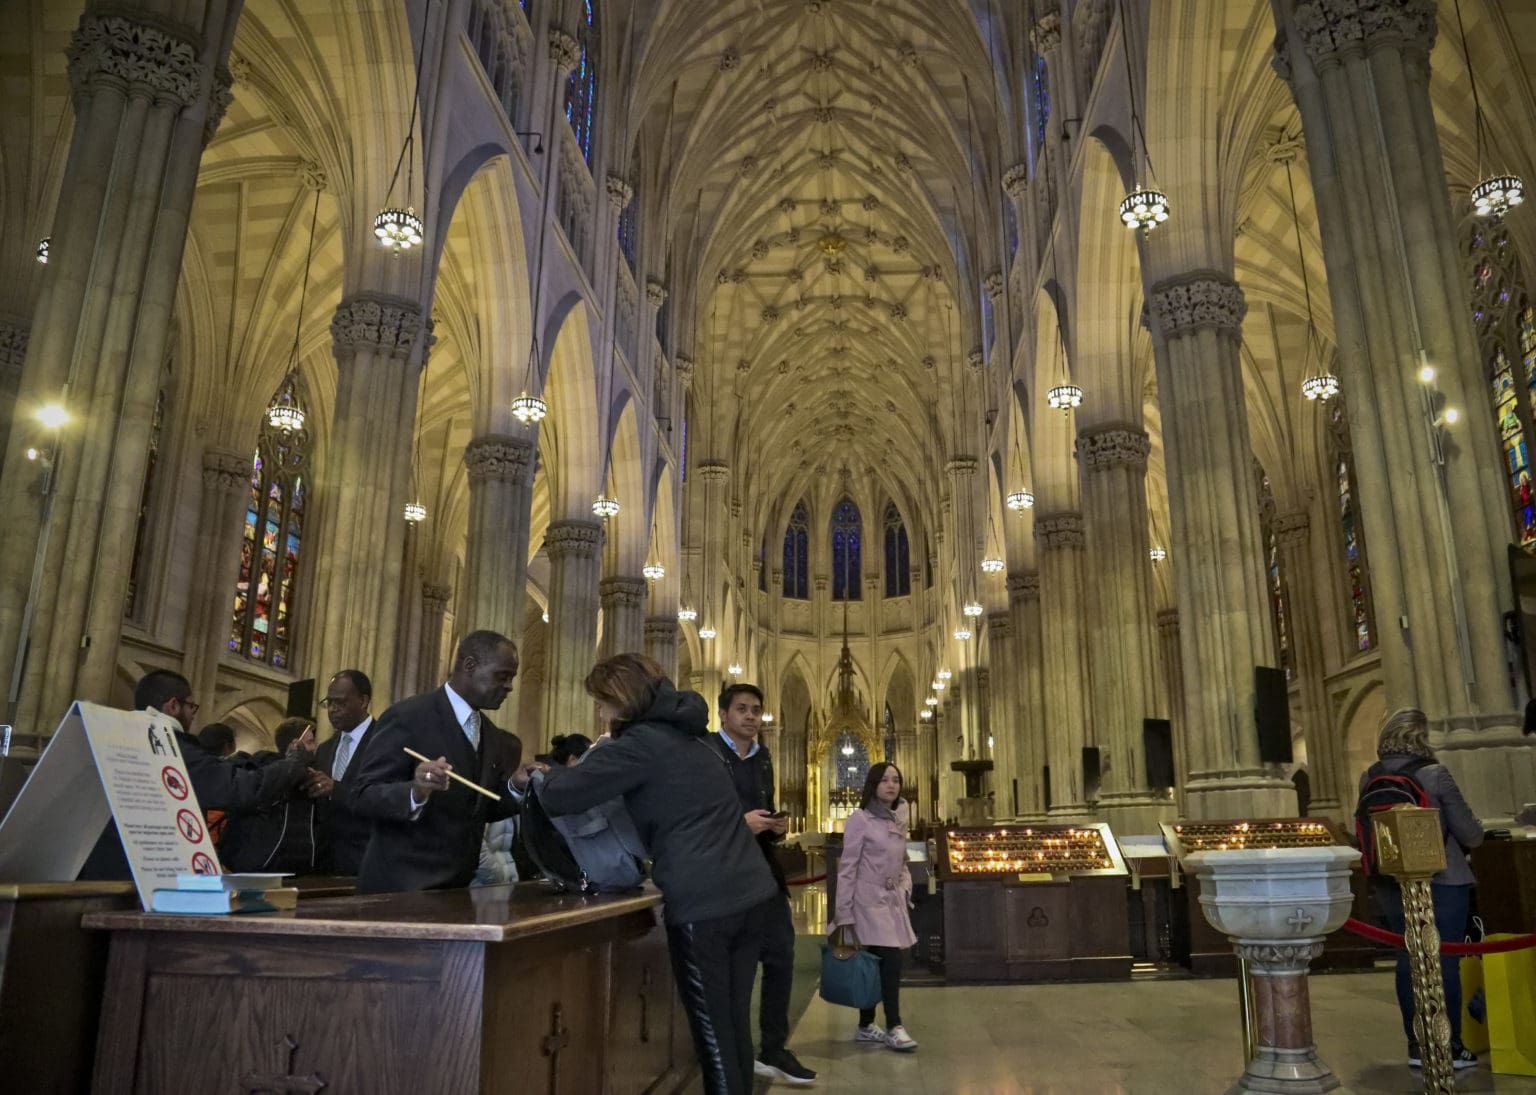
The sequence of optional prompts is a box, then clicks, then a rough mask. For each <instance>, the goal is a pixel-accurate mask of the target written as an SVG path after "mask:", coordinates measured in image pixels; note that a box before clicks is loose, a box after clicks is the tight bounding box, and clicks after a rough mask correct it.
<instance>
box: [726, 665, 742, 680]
mask: <svg viewBox="0 0 1536 1095" xmlns="http://www.w3.org/2000/svg"><path fill="white" fill-rule="evenodd" d="M725 671H726V672H727V673H729V674H730V675H731V676H733V677H739V676H741V666H740V665H739V664H737V663H736V662H732V663H731V664H730V665H728V666H726V667H725Z"/></svg>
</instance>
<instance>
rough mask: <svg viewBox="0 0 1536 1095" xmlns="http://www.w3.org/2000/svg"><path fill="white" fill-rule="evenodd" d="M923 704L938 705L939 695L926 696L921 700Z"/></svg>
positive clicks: (927, 705) (928, 705)
mask: <svg viewBox="0 0 1536 1095" xmlns="http://www.w3.org/2000/svg"><path fill="white" fill-rule="evenodd" d="M923 705H924V706H925V707H937V706H939V697H937V696H928V697H927V698H926V699H924V700H923Z"/></svg>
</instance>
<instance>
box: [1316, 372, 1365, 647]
mask: <svg viewBox="0 0 1536 1095" xmlns="http://www.w3.org/2000/svg"><path fill="white" fill-rule="evenodd" d="M1329 406H1330V407H1331V408H1332V411H1331V417H1330V420H1329V431H1328V433H1329V438H1328V440H1329V446H1328V447H1329V457H1330V460H1331V462H1332V465H1333V476H1334V487H1335V490H1336V491H1337V495H1338V508H1337V513H1338V515H1339V532H1340V535H1341V544H1342V547H1343V550H1344V592H1345V598H1346V600H1345V608H1346V614H1347V615H1346V619H1347V620H1348V624H1349V631H1350V634H1351V635H1353V636H1354V645H1355V649H1357V650H1369V649H1371V647H1373V646H1374V645H1375V644H1376V640H1375V632H1376V609H1375V606H1374V605H1373V603H1372V601H1371V582H1370V567H1369V565H1368V563H1367V561H1366V554H1365V527H1364V522H1362V521H1361V519H1360V499H1359V496H1358V495H1357V493H1356V484H1357V483H1358V481H1359V480H1358V477H1357V476H1356V474H1355V457H1354V451H1353V449H1352V448H1351V445H1350V437H1349V409H1348V407H1347V406H1346V405H1345V403H1344V398H1343V397H1342V396H1334V398H1333V399H1332V400H1330V401H1329Z"/></svg>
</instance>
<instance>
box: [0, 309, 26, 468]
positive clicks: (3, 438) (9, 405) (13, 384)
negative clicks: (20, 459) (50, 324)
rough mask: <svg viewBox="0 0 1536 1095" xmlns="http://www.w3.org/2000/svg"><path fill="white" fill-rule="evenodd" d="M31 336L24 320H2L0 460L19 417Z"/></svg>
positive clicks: (0, 345)
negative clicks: (18, 395)
mask: <svg viewBox="0 0 1536 1095" xmlns="http://www.w3.org/2000/svg"><path fill="white" fill-rule="evenodd" d="M28 333H29V329H28V327H27V325H26V323H25V322H23V321H22V320H19V319H5V318H0V459H3V455H4V453H5V450H6V448H7V446H8V445H9V444H10V437H11V428H12V427H11V420H12V419H13V418H15V417H16V393H17V391H19V390H20V388H21V371H22V368H23V366H25V365H26V363H27V336H28ZM23 432H24V431H23ZM23 447H25V446H23Z"/></svg>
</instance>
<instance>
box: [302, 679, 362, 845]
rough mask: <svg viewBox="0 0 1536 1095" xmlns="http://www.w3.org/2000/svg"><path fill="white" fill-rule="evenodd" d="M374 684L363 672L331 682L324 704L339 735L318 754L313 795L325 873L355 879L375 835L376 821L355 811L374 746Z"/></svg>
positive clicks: (322, 701) (322, 746)
mask: <svg viewBox="0 0 1536 1095" xmlns="http://www.w3.org/2000/svg"><path fill="white" fill-rule="evenodd" d="M372 702H373V682H372V681H370V680H369V679H368V674H366V673H364V672H363V671H362V670H361V669H343V670H342V671H341V672H340V673H337V674H336V675H335V676H334V677H332V678H331V683H330V686H329V687H328V688H327V689H326V690H325V699H323V700H321V701H320V704H321V706H322V707H324V708H325V717H326V718H327V719H329V720H330V723H331V729H332V730H334V731H336V732H335V733H334V734H332V735H331V736H330V737H329V738H326V739H325V741H324V742H323V743H321V745H320V748H319V749H318V750H316V752H315V767H316V768H317V769H318V771H317V772H316V773H315V775H314V776H313V777H312V778H313V780H314V786H313V788H312V789H311V793H312V794H313V795H315V796H316V797H317V798H319V799H320V800H321V807H320V840H321V848H322V855H323V857H324V862H325V864H326V868H327V869H328V870H330V871H333V872H334V873H336V874H340V875H355V874H357V872H358V871H359V870H360V869H361V868H362V865H363V853H364V852H366V851H367V850H368V838H369V837H370V836H371V835H372V834H373V822H372V821H370V820H369V819H368V818H366V817H359V816H358V815H357V814H356V813H354V812H353V810H352V802H351V792H352V788H353V786H354V784H355V778H354V777H356V775H357V773H358V772H360V771H361V770H362V753H363V749H364V748H365V747H366V745H367V744H369V743H371V742H372V741H373V737H372V735H371V733H370V731H371V730H372V728H373V725H374V723H373V715H372V713H371V712H369V710H368V706H369V704H371V703H372Z"/></svg>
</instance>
